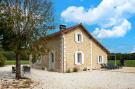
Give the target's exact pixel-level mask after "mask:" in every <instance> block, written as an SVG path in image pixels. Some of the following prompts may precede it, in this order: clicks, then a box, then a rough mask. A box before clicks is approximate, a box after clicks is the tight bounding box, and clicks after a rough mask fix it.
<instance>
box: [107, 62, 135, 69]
mask: <svg viewBox="0 0 135 89" xmlns="http://www.w3.org/2000/svg"><path fill="white" fill-rule="evenodd" d="M108 63H110V64H115V61H114V60H109V61H108ZM116 64H120V63H119V60H117V61H116ZM125 66H127V67H135V60H126V61H125Z"/></svg>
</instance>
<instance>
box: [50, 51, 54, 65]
mask: <svg viewBox="0 0 135 89" xmlns="http://www.w3.org/2000/svg"><path fill="white" fill-rule="evenodd" d="M49 60H50V62H51V63H54V62H55V52H54V51H51V52H50V54H49Z"/></svg>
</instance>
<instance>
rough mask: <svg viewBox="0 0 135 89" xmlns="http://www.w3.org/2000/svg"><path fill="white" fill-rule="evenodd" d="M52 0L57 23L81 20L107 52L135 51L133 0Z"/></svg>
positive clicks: (134, 7) (70, 23)
mask: <svg viewBox="0 0 135 89" xmlns="http://www.w3.org/2000/svg"><path fill="white" fill-rule="evenodd" d="M53 3H54V11H55V18H56V25H57V27H58V25H59V24H66V25H67V27H70V26H73V25H76V24H78V23H83V25H84V26H85V27H86V28H87V30H88V31H89V32H90V33H91V34H92V35H93V36H94V37H96V39H98V41H100V42H101V43H102V44H103V45H104V46H105V47H106V48H107V49H108V50H109V51H110V52H116V53H118V52H121V53H129V52H135V0H53ZM57 29H58V28H57Z"/></svg>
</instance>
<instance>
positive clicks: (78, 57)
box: [77, 53, 82, 64]
mask: <svg viewBox="0 0 135 89" xmlns="http://www.w3.org/2000/svg"><path fill="white" fill-rule="evenodd" d="M77 62H78V63H80V64H81V63H82V54H81V53H77Z"/></svg>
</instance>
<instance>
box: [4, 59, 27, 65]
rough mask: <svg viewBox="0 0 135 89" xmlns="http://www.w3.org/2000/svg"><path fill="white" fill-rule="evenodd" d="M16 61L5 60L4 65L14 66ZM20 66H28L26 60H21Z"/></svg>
mask: <svg viewBox="0 0 135 89" xmlns="http://www.w3.org/2000/svg"><path fill="white" fill-rule="evenodd" d="M15 63H16V61H15V60H6V63H5V64H6V65H15ZM21 64H29V61H28V60H21Z"/></svg>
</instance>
